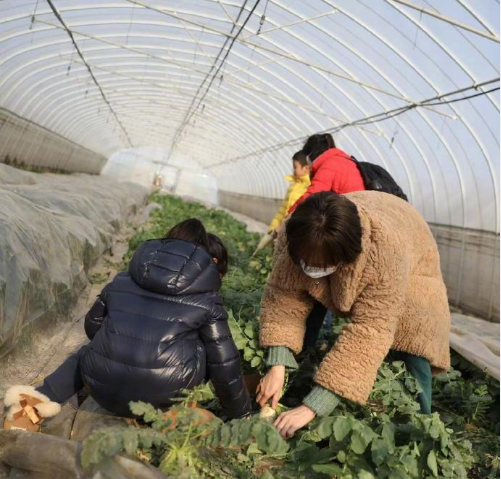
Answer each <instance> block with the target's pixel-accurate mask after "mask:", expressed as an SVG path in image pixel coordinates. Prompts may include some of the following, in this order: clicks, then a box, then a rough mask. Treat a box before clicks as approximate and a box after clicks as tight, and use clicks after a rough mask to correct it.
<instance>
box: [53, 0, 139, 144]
mask: <svg viewBox="0 0 501 479" xmlns="http://www.w3.org/2000/svg"><path fill="white" fill-rule="evenodd" d="M47 3H48V4H49V7H50V8H51V10H52V12H53V13H54V15H55V16H56V18H57V19H58V20H59V22H60V23H61V25H62V26H63V27H64V29H65V30H66V33H67V34H68V36H69V37H70V39H71V43H73V46H74V47H75V50H76V52H77V53H78V56H79V57H80V59H81V60H82V62H83V64H84V65H85V67H86V68H87V70H88V72H89V74H90V76H91V78H92V81H93V82H94V83H95V85H96V86H97V88H98V90H99V92H100V93H101V96H102V97H103V100H104V102H105V103H106V105H108V108H109V109H110V111H111V113H112V114H113V116H114V117H115V119H116V121H117V123H118V124H119V125H120V128H121V129H122V131H123V132H124V134H125V137H126V138H127V141H128V143H129V146H132V141H131V139H130V137H129V134H128V133H127V130H126V129H125V127H124V125H123V124H122V122H121V121H120V119H119V118H118V115H117V113H116V112H115V110H114V109H113V107H112V106H111V103H110V102H109V100H108V98H106V95H105V94H104V91H103V88H102V87H101V85H100V84H99V82H98V81H97V78H96V77H95V75H94V73H93V72H92V68H91V67H90V65H89V64H88V63H87V61H86V60H85V58H84V56H83V53H82V52H81V51H80V48H79V47H78V45H77V42H76V40H75V37H74V36H73V32H72V31H71V29H70V28H69V27H68V26H67V25H66V23H65V21H64V20H63V17H62V16H61V14H60V13H59V11H58V10H57V8H56V6H55V5H54V3H53V1H52V0H47Z"/></svg>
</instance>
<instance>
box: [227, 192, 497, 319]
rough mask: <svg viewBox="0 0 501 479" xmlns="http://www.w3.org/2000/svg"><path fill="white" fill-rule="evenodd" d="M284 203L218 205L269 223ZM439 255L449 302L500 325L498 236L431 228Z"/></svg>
mask: <svg viewBox="0 0 501 479" xmlns="http://www.w3.org/2000/svg"><path fill="white" fill-rule="evenodd" d="M280 203H281V200H279V199H274V198H260V197H257V196H250V195H242V194H238V193H230V192H227V191H221V190H220V191H219V204H220V206H223V207H225V208H228V209H230V210H232V211H236V212H237V213H242V214H244V215H247V216H250V217H251V218H254V219H256V220H259V221H263V222H265V223H269V222H270V221H271V219H272V218H273V216H274V215H275V213H276V212H277V210H278V208H279V206H280ZM430 228H431V230H432V232H433V235H434V236H435V239H436V241H437V244H438V249H439V251H440V261H441V266H442V273H443V275H444V280H445V283H446V285H447V291H448V294H449V301H450V303H451V304H452V305H454V306H457V307H459V308H460V309H461V310H462V311H464V312H466V313H471V314H474V315H477V316H480V317H482V318H487V319H489V320H491V321H495V322H498V323H499V286H500V285H499V235H497V234H495V233H491V232H489V231H479V230H469V229H463V228H457V227H454V226H447V225H435V224H430Z"/></svg>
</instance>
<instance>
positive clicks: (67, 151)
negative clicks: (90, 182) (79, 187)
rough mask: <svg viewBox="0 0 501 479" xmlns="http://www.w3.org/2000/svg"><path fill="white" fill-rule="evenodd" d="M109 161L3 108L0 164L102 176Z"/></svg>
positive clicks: (0, 115)
mask: <svg viewBox="0 0 501 479" xmlns="http://www.w3.org/2000/svg"><path fill="white" fill-rule="evenodd" d="M106 161H107V159H106V158H105V157H104V156H102V155H99V154H98V153H95V152H93V151H91V150H88V149H87V148H84V147H83V146H80V145H78V144H76V143H73V142H72V141H70V140H68V139H66V138H63V137H62V136H59V135H57V134H56V133H53V132H51V131H49V130H47V129H46V128H43V127H41V126H39V125H37V124H36V123H33V122H31V121H29V120H27V119H25V118H22V117H20V116H18V115H16V114H15V113H12V112H10V111H9V110H5V109H3V108H0V163H6V164H10V165H12V166H18V167H19V166H30V167H34V168H36V169H40V170H51V171H70V172H79V173H89V174H99V173H100V172H101V170H102V168H103V166H104V165H105V164H106Z"/></svg>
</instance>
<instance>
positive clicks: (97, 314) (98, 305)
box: [84, 288, 108, 341]
mask: <svg viewBox="0 0 501 479" xmlns="http://www.w3.org/2000/svg"><path fill="white" fill-rule="evenodd" d="M107 312H108V311H107V309H106V288H104V289H103V291H101V294H100V295H99V296H98V297H97V299H96V301H95V303H94V304H93V305H92V308H90V310H89V312H88V313H87V314H86V315H85V325H84V328H85V334H86V335H87V337H88V338H89V339H90V340H91V341H92V339H93V338H94V336H95V335H96V334H97V332H98V331H99V329H100V328H101V325H102V324H103V321H104V318H105V317H106V314H107Z"/></svg>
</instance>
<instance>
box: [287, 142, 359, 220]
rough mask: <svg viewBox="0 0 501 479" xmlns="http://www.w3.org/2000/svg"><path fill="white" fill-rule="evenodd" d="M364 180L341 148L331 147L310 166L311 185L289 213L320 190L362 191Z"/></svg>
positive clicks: (339, 192)
mask: <svg viewBox="0 0 501 479" xmlns="http://www.w3.org/2000/svg"><path fill="white" fill-rule="evenodd" d="M364 190H365V186H364V180H363V179H362V175H361V174H360V171H359V170H358V167H357V165H356V163H355V162H354V161H353V160H351V159H350V156H349V155H348V154H347V153H345V152H344V151H343V150H339V149H338V148H331V149H330V150H327V151H326V152H325V153H322V154H321V155H320V156H319V157H318V158H317V159H316V160H315V161H314V162H313V165H312V166H311V185H310V187H309V188H308V189H307V190H306V193H305V194H304V195H303V196H301V198H299V200H297V201H296V203H294V205H292V207H291V208H290V210H289V214H291V213H292V212H293V211H294V210H295V209H296V208H297V207H298V205H299V204H300V203H302V202H303V201H304V200H306V198H308V197H309V196H311V195H314V194H315V193H320V192H321V191H334V193H338V194H345V193H352V192H354V191H364Z"/></svg>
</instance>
